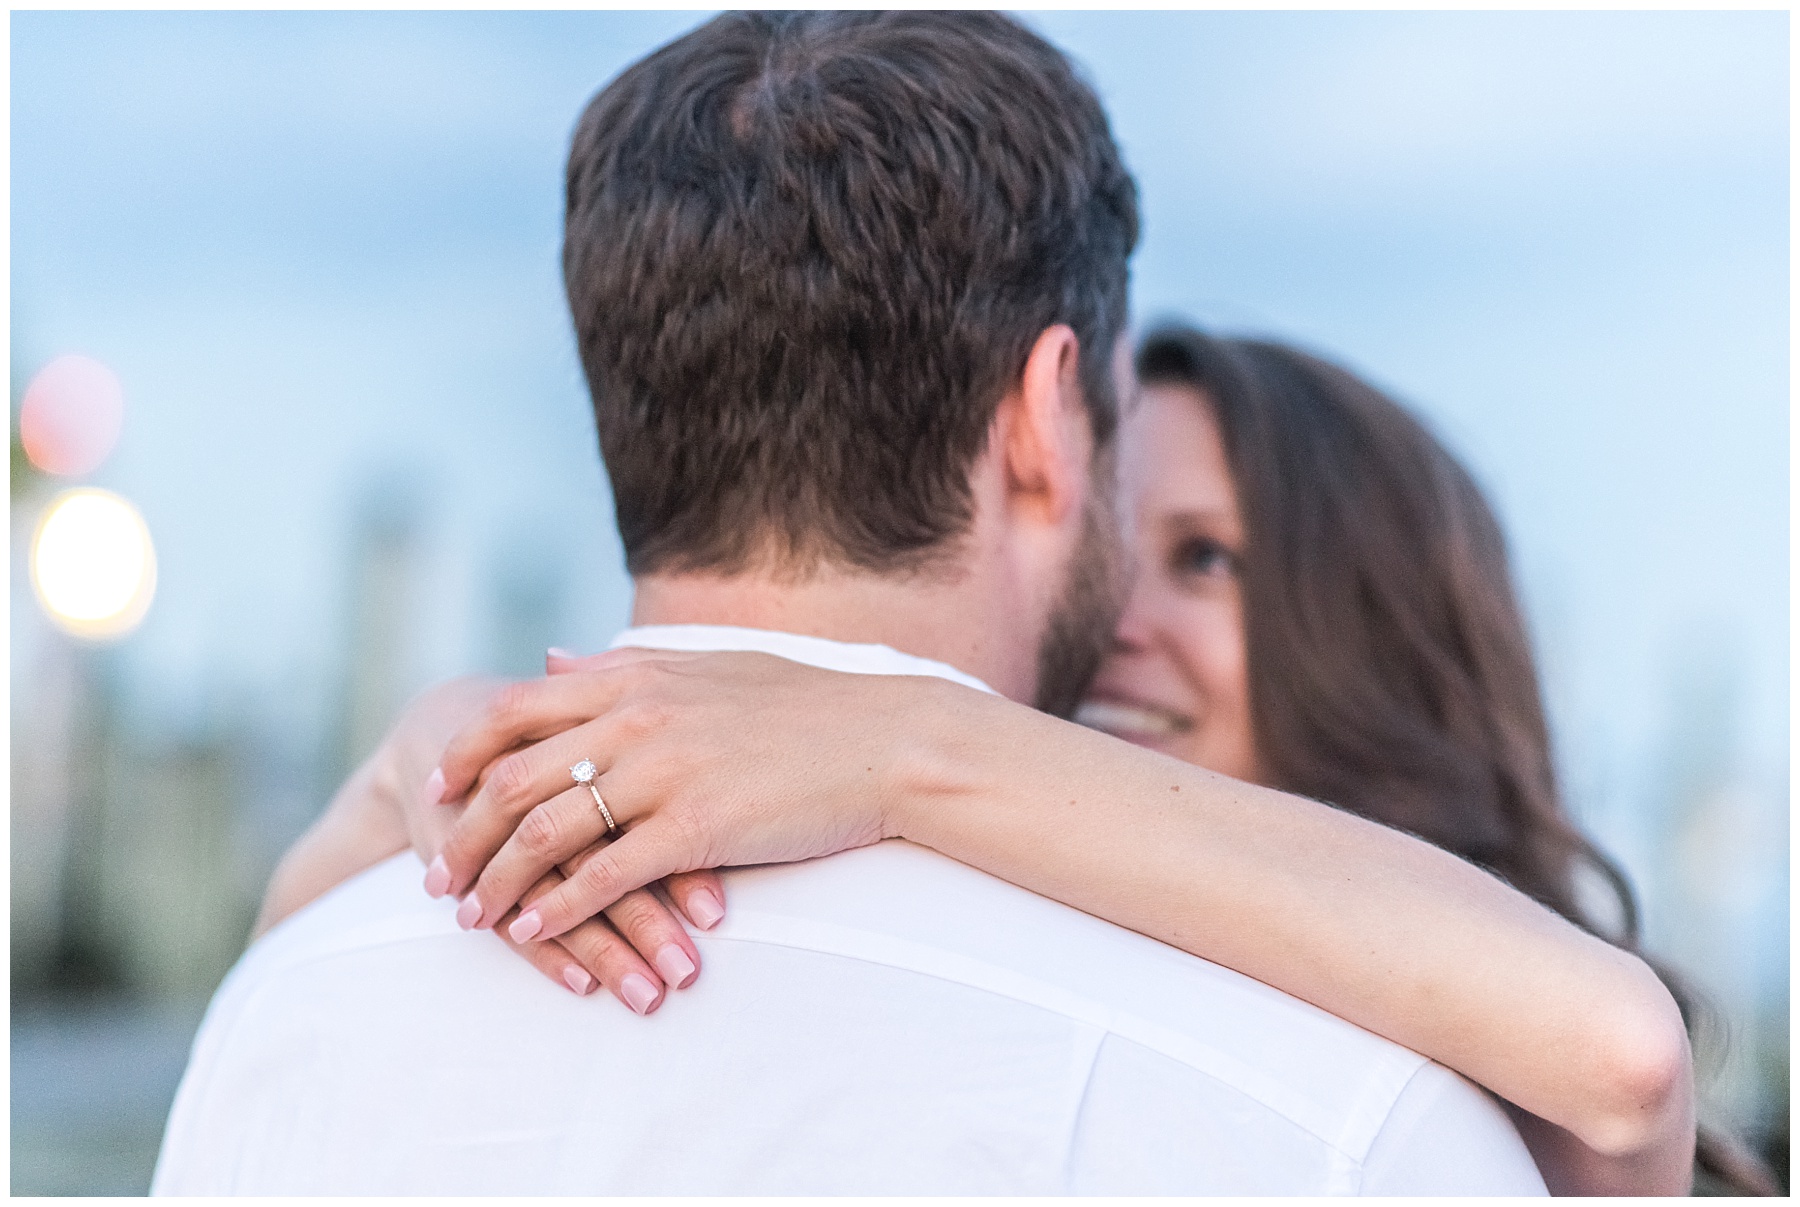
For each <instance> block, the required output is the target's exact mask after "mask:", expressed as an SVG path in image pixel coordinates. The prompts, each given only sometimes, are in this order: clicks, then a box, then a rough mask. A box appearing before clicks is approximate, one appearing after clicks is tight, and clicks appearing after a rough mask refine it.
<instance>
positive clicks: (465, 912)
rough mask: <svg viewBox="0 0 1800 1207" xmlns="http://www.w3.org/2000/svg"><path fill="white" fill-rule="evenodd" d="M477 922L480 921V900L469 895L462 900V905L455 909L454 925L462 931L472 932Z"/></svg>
mask: <svg viewBox="0 0 1800 1207" xmlns="http://www.w3.org/2000/svg"><path fill="white" fill-rule="evenodd" d="M479 921H481V898H480V897H477V896H476V895H475V894H474V893H470V894H469V895H468V896H467V897H464V898H463V900H462V904H461V905H459V906H457V907H456V924H457V925H458V926H460V927H462V928H463V929H464V930H473V929H475V924H476V923H477V922H479Z"/></svg>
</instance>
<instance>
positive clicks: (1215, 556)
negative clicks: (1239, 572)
mask: <svg viewBox="0 0 1800 1207" xmlns="http://www.w3.org/2000/svg"><path fill="white" fill-rule="evenodd" d="M1169 562H1170V565H1169V568H1170V569H1171V570H1173V571H1174V572H1175V573H1176V574H1179V575H1181V576H1183V577H1193V578H1206V577H1212V576H1215V575H1221V574H1229V573H1231V571H1232V569H1233V568H1234V567H1233V565H1232V558H1231V551H1230V550H1228V549H1226V548H1225V546H1223V545H1221V544H1219V542H1217V541H1209V540H1206V539H1205V538H1204V537H1195V538H1194V539H1192V540H1186V541H1182V542H1181V543H1180V544H1179V545H1177V546H1175V550H1174V553H1173V554H1172V555H1171V557H1170V559H1169Z"/></svg>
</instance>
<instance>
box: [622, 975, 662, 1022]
mask: <svg viewBox="0 0 1800 1207" xmlns="http://www.w3.org/2000/svg"><path fill="white" fill-rule="evenodd" d="M619 996H620V997H622V998H624V999H625V1004H626V1005H627V1006H630V1007H631V1008H632V1009H633V1010H636V1011H637V1012H638V1013H639V1014H648V1013H650V1007H652V1006H654V1005H655V1004H656V986H655V985H652V984H651V983H650V982H649V980H648V979H647V978H645V977H641V976H639V975H638V974H637V973H635V972H628V973H626V974H625V979H624V980H623V981H621V982H620V983H619Z"/></svg>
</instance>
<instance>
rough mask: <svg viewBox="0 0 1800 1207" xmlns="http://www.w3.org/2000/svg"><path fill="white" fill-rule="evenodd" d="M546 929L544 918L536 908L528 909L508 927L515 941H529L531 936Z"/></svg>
mask: <svg viewBox="0 0 1800 1207" xmlns="http://www.w3.org/2000/svg"><path fill="white" fill-rule="evenodd" d="M542 929H544V918H543V915H542V914H539V913H538V912H537V911H536V910H535V909H528V910H526V911H525V912H524V913H522V914H520V915H519V916H518V917H517V918H514V919H513V924H512V925H511V926H509V927H507V928H506V933H507V934H509V935H511V936H512V941H513V942H514V943H528V942H530V941H531V937H532V936H533V935H535V934H537V932H538V931H540V930H542Z"/></svg>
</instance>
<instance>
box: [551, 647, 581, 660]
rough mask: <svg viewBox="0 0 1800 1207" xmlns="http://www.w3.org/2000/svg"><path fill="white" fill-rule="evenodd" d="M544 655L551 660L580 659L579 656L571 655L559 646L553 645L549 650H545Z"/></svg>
mask: <svg viewBox="0 0 1800 1207" xmlns="http://www.w3.org/2000/svg"><path fill="white" fill-rule="evenodd" d="M544 653H546V654H548V655H549V656H550V657H552V658H563V659H569V658H579V657H581V655H580V654H575V653H571V652H570V651H568V650H565V649H563V648H562V647H561V646H554V645H553V646H551V647H550V648H549V649H547V650H545V651H544Z"/></svg>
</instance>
